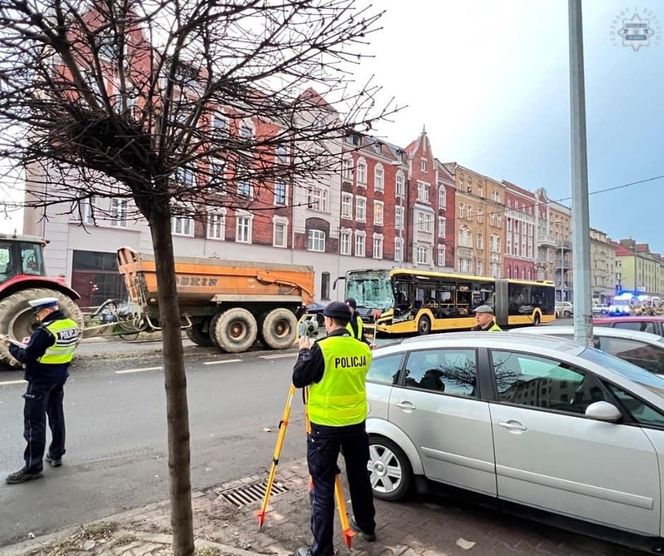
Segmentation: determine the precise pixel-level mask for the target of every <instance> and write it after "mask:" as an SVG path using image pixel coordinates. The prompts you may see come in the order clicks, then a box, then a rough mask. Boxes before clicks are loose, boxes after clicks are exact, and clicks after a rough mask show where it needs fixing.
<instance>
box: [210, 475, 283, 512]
mask: <svg viewBox="0 0 664 556" xmlns="http://www.w3.org/2000/svg"><path fill="white" fill-rule="evenodd" d="M265 486H266V485H265V482H263V481H262V482H260V483H251V484H247V485H242V486H241V487H237V488H231V489H229V490H225V491H223V492H221V493H219V495H220V496H221V497H222V498H223V499H224V500H227V501H228V502H230V503H231V504H233V505H234V506H237V507H238V508H242V507H243V506H248V505H249V504H253V503H254V502H260V501H261V500H262V499H263V496H264V495H265ZM284 492H288V488H286V487H285V486H284V485H282V484H281V483H273V484H272V496H275V495H276V494H283V493H284Z"/></svg>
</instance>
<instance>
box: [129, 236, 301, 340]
mask: <svg viewBox="0 0 664 556" xmlns="http://www.w3.org/2000/svg"><path fill="white" fill-rule="evenodd" d="M117 255H118V268H119V270H120V272H121V273H122V275H123V276H124V281H125V284H126V286H127V290H128V292H129V298H130V300H131V301H132V303H134V304H135V305H137V306H138V307H139V309H140V311H141V312H142V314H143V316H144V317H145V319H144V322H145V324H146V330H155V329H158V328H159V308H158V305H157V274H156V271H155V261H154V257H152V256H146V255H142V254H139V253H137V252H136V251H134V250H133V249H131V248H129V247H122V248H121V249H118V252H117ZM175 273H176V278H177V289H178V303H179V305H180V314H181V315H182V319H183V326H186V331H187V335H188V336H189V338H190V339H191V340H192V341H193V342H195V343H196V344H198V345H200V346H213V345H216V346H217V347H219V348H221V349H222V350H224V351H229V352H242V351H246V350H248V349H249V348H250V347H251V346H252V345H253V344H254V343H255V341H256V339H258V340H260V342H261V343H262V344H263V345H264V346H266V347H268V348H272V349H285V348H288V347H291V346H292V345H293V342H294V341H295V337H296V334H297V321H298V317H299V316H300V315H301V314H302V313H304V311H305V308H306V305H307V304H309V303H311V302H312V300H313V291H314V273H313V269H312V268H311V267H309V266H301V265H288V264H273V263H254V262H245V261H227V260H221V259H199V258H177V259H176V260H175Z"/></svg>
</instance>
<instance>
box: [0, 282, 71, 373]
mask: <svg viewBox="0 0 664 556" xmlns="http://www.w3.org/2000/svg"><path fill="white" fill-rule="evenodd" d="M40 297H55V298H57V300H58V305H59V306H60V310H61V311H62V312H63V313H64V314H65V315H66V316H67V317H69V318H70V319H72V320H75V321H76V322H77V323H78V325H79V326H80V327H81V330H82V329H83V314H82V313H81V310H80V309H79V308H78V305H76V303H74V300H73V299H71V298H69V297H67V296H66V295H65V294H64V293H61V292H59V291H57V290H51V289H48V288H30V289H27V290H22V291H18V292H16V293H13V294H11V295H9V296H7V297H5V298H4V299H3V300H2V301H0V334H7V335H8V336H11V337H12V338H15V339H17V340H19V341H21V340H22V339H23V338H25V337H26V336H30V335H31V334H32V333H33V332H34V330H35V329H36V328H37V326H38V325H39V323H38V322H37V320H36V319H35V318H34V317H33V316H32V307H30V305H29V304H28V301H31V300H33V299H38V298H40ZM0 363H4V364H5V365H9V366H10V367H20V366H21V365H20V363H19V362H18V361H16V359H14V358H13V357H12V356H11V355H10V354H9V349H8V347H7V345H6V344H2V345H0Z"/></svg>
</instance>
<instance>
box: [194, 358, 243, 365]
mask: <svg viewBox="0 0 664 556" xmlns="http://www.w3.org/2000/svg"><path fill="white" fill-rule="evenodd" d="M238 361H242V359H223V360H221V361H203V365H223V364H224V363H237V362H238Z"/></svg>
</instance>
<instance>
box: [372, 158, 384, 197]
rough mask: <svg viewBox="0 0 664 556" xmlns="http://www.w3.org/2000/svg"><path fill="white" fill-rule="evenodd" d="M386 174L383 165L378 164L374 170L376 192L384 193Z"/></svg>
mask: <svg viewBox="0 0 664 556" xmlns="http://www.w3.org/2000/svg"><path fill="white" fill-rule="evenodd" d="M384 178H385V172H384V170H383V165H382V164H376V167H375V168H374V189H375V190H376V191H383V190H384V189H385V181H384Z"/></svg>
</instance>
